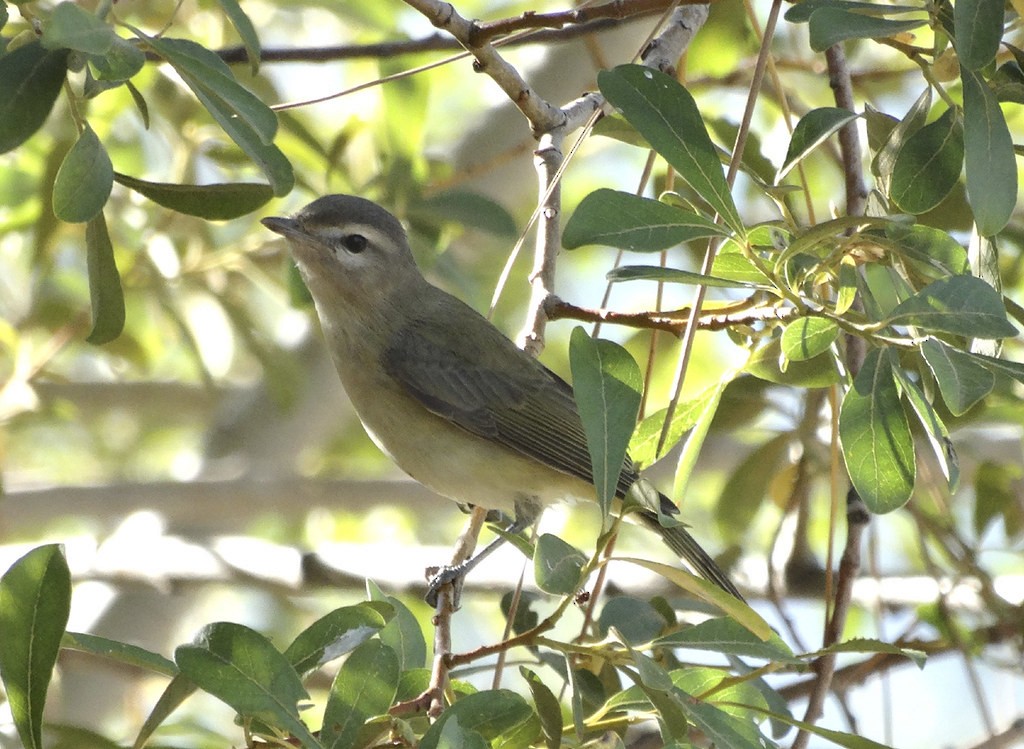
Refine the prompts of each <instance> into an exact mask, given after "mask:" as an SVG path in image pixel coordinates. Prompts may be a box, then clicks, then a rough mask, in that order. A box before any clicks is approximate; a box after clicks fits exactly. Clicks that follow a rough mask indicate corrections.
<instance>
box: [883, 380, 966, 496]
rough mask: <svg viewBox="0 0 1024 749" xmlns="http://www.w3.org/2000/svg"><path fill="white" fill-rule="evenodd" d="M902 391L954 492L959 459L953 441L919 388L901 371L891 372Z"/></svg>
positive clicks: (958, 476)
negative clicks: (893, 373)
mask: <svg viewBox="0 0 1024 749" xmlns="http://www.w3.org/2000/svg"><path fill="white" fill-rule="evenodd" d="M893 371H894V372H895V374H896V377H897V379H898V380H899V382H900V388H901V389H902V390H903V397H904V398H906V400H907V403H909V404H910V407H911V408H912V409H913V410H914V413H915V414H917V420H918V421H919V422H920V423H921V427H922V428H923V429H924V432H925V435H926V436H927V437H928V444H929V445H931V448H932V453H934V455H935V459H936V460H937V461H938V462H939V467H940V468H941V469H942V475H943V476H945V477H946V483H947V484H948V486H949V490H950V491H951V492H954V491H956V489H957V486H958V485H959V483H960V459H959V458H958V457H957V454H956V450H955V448H954V447H953V440H951V439H950V438H949V430H948V429H946V424H945V423H944V422H943V421H942V418H941V417H940V416H939V414H938V412H937V411H936V410H935V408H934V407H933V406H932V404H931V403H930V402H929V401H928V399H927V398H926V397H925V394H924V393H923V392H922V391H921V388H919V387H918V386H917V383H915V382H914V381H913V380H911V379H910V378H909V377H908V376H907V375H906V373H905V372H904V371H903V370H900V369H896V370H893Z"/></svg>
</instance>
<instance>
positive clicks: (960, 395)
mask: <svg viewBox="0 0 1024 749" xmlns="http://www.w3.org/2000/svg"><path fill="white" fill-rule="evenodd" d="M921 353H922V354H923V355H924V360H925V361H926V362H928V367H929V369H931V371H932V374H934V375H935V381H936V382H938V384H939V392H940V393H942V400H944V401H945V402H946V405H947V406H948V407H949V410H950V412H952V413H953V414H954V415H956V416H960V415H962V414H964V413H966V412H967V411H969V410H970V408H971V406H973V405H974V404H975V403H977V402H978V401H980V400H981V399H982V398H984V397H985V396H986V395H988V394H989V393H990V392H992V388H993V387H995V384H996V376H995V375H994V374H992V372H991V371H989V369H988V368H987V367H986V366H985V365H984V364H981V363H980V362H979V361H978V360H977V359H976V358H975V357H974V356H973V355H972V354H968V353H965V352H963V351H960V350H958V349H955V348H953V347H952V346H947V345H946V344H945V343H943V342H942V341H940V340H938V339H936V338H929V339H928V340H927V341H925V342H924V343H922V344H921Z"/></svg>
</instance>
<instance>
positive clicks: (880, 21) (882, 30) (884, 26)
mask: <svg viewBox="0 0 1024 749" xmlns="http://www.w3.org/2000/svg"><path fill="white" fill-rule="evenodd" d="M925 22H926V19H924V18H922V19H920V20H912V21H892V20H890V19H888V18H878V17H876V16H869V15H865V14H863V13H853V12H851V11H848V10H845V9H843V8H837V7H833V6H832V5H831V4H829V5H826V6H824V7H821V8H818V9H817V10H815V11H814V12H813V13H811V17H810V19H809V24H810V26H809V28H810V37H811V49H813V50H814V51H815V52H824V51H825V50H826V49H828V48H829V47H831V46H832V45H833V44H838V43H839V42H844V41H846V40H847V39H882V38H884V37H888V36H896V35H897V34H902V33H903V32H905V31H910V30H911V29H916V28H917V27H918V26H921V25H922V24H924V23H925Z"/></svg>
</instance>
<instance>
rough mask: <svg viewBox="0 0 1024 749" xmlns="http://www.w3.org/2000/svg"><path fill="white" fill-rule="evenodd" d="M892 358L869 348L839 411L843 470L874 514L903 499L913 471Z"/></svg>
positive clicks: (910, 442)
mask: <svg viewBox="0 0 1024 749" xmlns="http://www.w3.org/2000/svg"><path fill="white" fill-rule="evenodd" d="M895 358H896V355H895V354H894V353H893V352H892V351H891V350H890V349H888V348H886V349H873V350H872V351H870V352H869V353H868V355H867V357H865V359H864V364H863V366H862V367H861V370H860V372H858V373H857V376H856V377H855V378H854V380H853V387H851V388H850V389H849V390H848V391H847V392H846V396H845V397H844V398H843V404H842V407H841V408H840V411H839V438H840V440H841V442H842V448H843V456H844V457H845V458H846V469H847V471H848V472H849V474H850V480H851V481H852V482H853V486H854V488H856V490H857V492H858V493H859V494H860V497H861V499H863V500H864V503H865V504H866V505H867V506H868V509H869V510H871V511H872V512H875V513H885V512H891V511H892V510H896V509H898V508H900V507H902V506H903V505H904V504H906V502H907V500H908V499H910V494H911V492H912V491H913V490H914V479H915V476H916V473H917V467H916V465H915V464H914V441H913V438H912V437H911V434H910V425H909V424H908V422H907V415H906V413H905V412H904V410H903V404H902V403H900V396H899V391H898V390H897V388H896V383H895V381H894V379H893V365H894V363H895Z"/></svg>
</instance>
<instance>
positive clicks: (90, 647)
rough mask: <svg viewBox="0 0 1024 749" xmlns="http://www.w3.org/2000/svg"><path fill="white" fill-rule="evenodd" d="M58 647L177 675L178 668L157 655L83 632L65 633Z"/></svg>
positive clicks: (167, 674) (155, 671) (128, 644)
mask: <svg viewBox="0 0 1024 749" xmlns="http://www.w3.org/2000/svg"><path fill="white" fill-rule="evenodd" d="M60 646H61V648H63V649H64V650H79V651H81V652H83V653H90V654H91V655H97V656H99V657H101V658H106V659H108V660H111V661H115V662H117V663H122V664H125V665H128V666H135V667H136V668H141V669H144V670H146V671H152V672H153V673H157V674H161V675H163V676H174V675H175V674H177V673H178V667H177V666H175V665H174V662H173V661H171V660H168V659H167V658H164V657H163V656H162V655H160V654H159V653H154V652H152V651H149V650H146V649H145V648H140V647H139V646H138V645H132V644H130V643H127V642H118V641H117V640H111V639H108V638H106V637H99V636H97V635H90V634H86V633H85V632H65V633H64V638H63V639H62V640H61V644H60Z"/></svg>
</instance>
